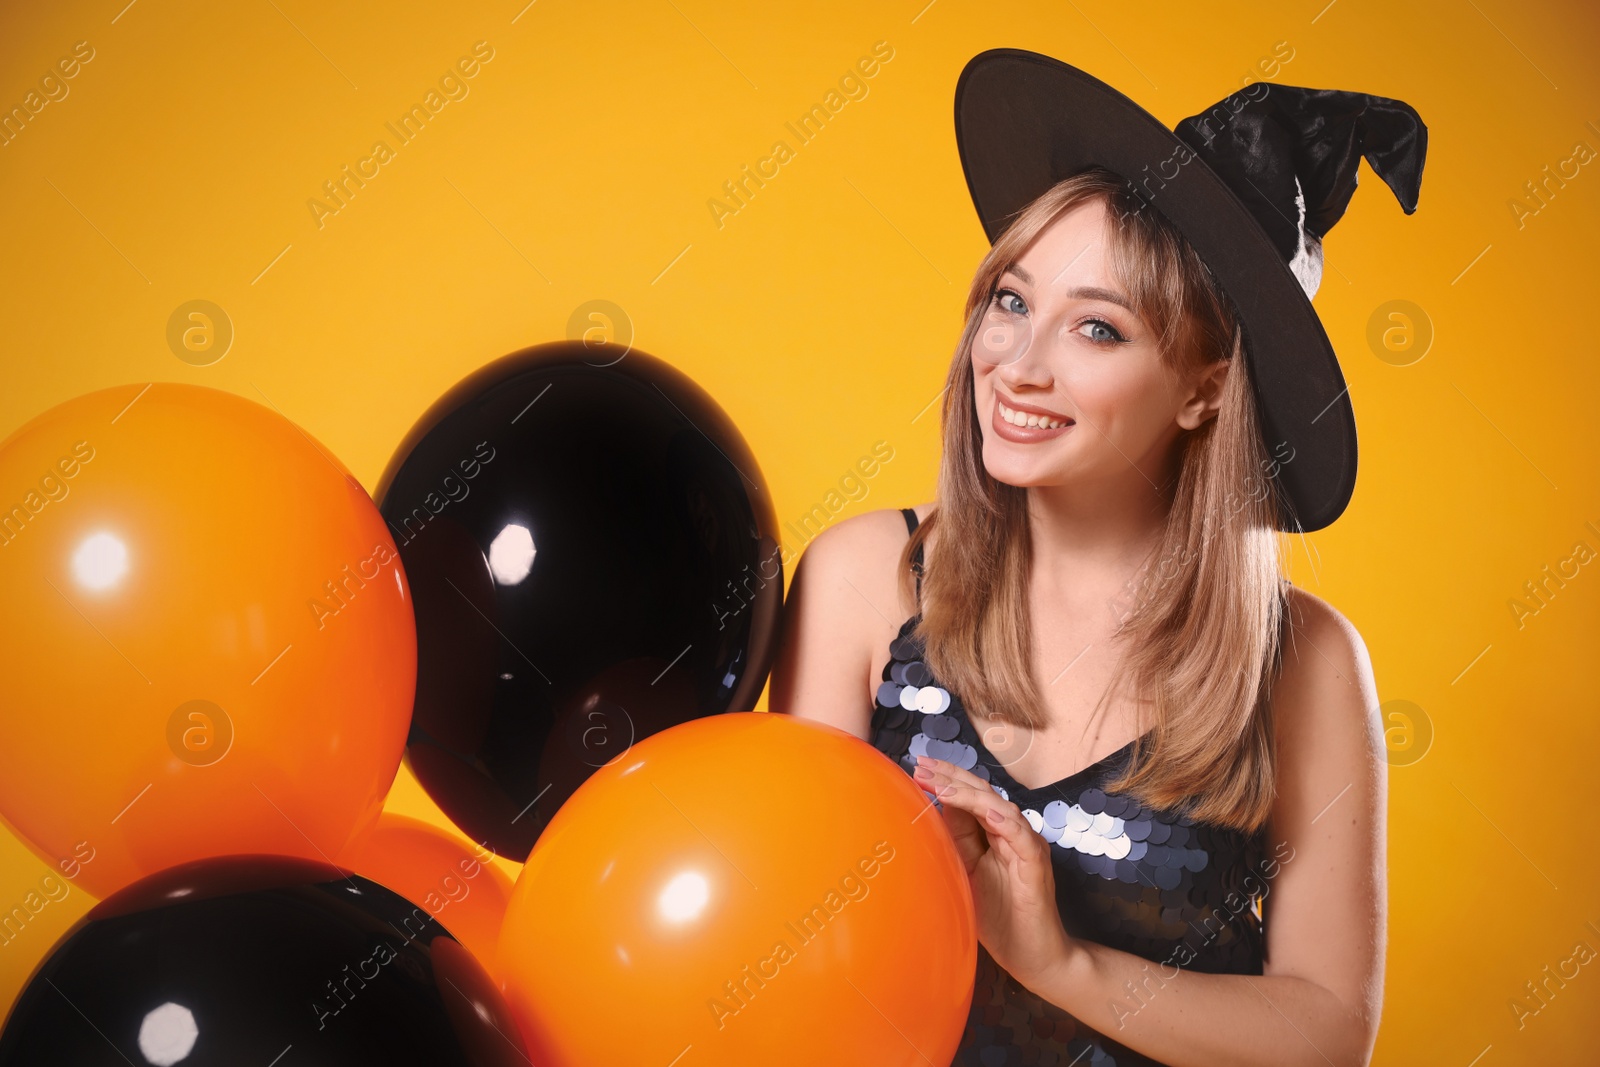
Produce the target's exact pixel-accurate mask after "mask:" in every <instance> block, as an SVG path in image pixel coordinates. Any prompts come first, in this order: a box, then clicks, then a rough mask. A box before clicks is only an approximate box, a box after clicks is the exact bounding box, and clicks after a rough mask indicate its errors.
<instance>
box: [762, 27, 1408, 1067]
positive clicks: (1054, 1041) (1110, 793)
mask: <svg viewBox="0 0 1600 1067" xmlns="http://www.w3.org/2000/svg"><path fill="white" fill-rule="evenodd" d="M956 110H957V127H958V128H957V134H958V141H959V142H960V143H961V147H962V158H963V165H964V167H965V169H966V172H967V179H968V183H969V187H970V188H971V190H972V192H973V197H974V200H975V202H976V204H977V207H978V209H979V214H980V217H981V218H982V219H983V221H984V224H985V227H986V229H987V230H988V233H989V236H990V239H991V241H993V242H994V243H993V247H992V248H991V250H990V251H989V253H988V255H987V256H986V257H985V258H984V260H983V262H982V263H981V264H980V265H979V267H978V270H977V273H976V275H975V277H974V279H973V283H972V286H971V289H970V291H969V294H968V298H967V302H966V328H965V330H964V331H963V333H962V336H961V340H960V342H959V344H958V345H957V348H956V353H955V357H954V359H953V360H952V362H951V365H950V371H949V376H948V380H947V384H946V390H945V392H944V401H943V411H942V415H943V442H944V454H943V457H942V460H941V466H940V474H939V487H938V501H937V503H936V504H923V505H921V506H918V507H916V508H915V509H909V508H908V509H904V510H903V511H896V510H893V509H887V510H882V511H873V512H869V513H866V514H863V515H860V516H857V517H854V518H851V519H849V520H846V521H844V522H841V523H839V524H838V525H836V526H834V527H832V528H830V529H828V530H826V531H825V532H823V533H822V534H821V535H820V536H818V537H817V538H816V539H815V540H814V541H813V542H812V544H811V545H810V546H809V548H808V549H807V551H806V553H805V555H804V557H803V558H802V560H801V562H800V565H799V567H798V570H797V572H796V574H795V577H794V580H793V583H792V585H791V589H790V593H789V599H788V603H787V608H786V623H785V626H786V629H785V639H784V645H783V648H782V650H781V652H780V655H779V660H778V664H777V666H776V668H775V670H774V672H773V677H772V688H771V694H770V701H771V708H772V710H774V711H776V712H781V713H789V714H795V715H803V716H807V717H811V718H815V719H818V720H820V721H823V722H827V723H830V724H832V725H835V726H838V727H840V728H842V729H844V730H847V731H849V732H851V733H854V734H856V735H857V736H860V737H862V738H867V739H870V740H871V741H872V743H873V744H874V745H876V746H877V747H878V748H879V749H881V750H882V751H883V752H885V754H886V755H888V756H890V757H891V758H894V759H896V760H897V761H898V762H899V763H900V764H901V765H902V766H903V767H905V768H906V770H907V771H908V772H910V773H912V774H913V775H914V778H915V780H916V781H917V783H918V784H919V785H921V786H922V788H923V789H924V790H925V791H926V792H927V793H928V794H929V795H930V796H931V797H933V798H935V803H936V805H937V806H938V808H939V810H940V812H941V814H942V817H943V819H944V820H945V822H946V824H947V826H948V828H949V830H950V832H951V834H952V835H953V838H954V840H955V842H956V846H957V848H958V851H959V852H960V854H961V856H962V858H963V860H964V862H965V864H966V866H967V869H968V873H969V877H970V881H971V886H972V892H973V898H974V902H975V904H976V907H977V915H978V931H979V940H980V942H981V946H982V951H980V953H979V968H978V975H977V982H976V987H975V991H974V995H973V1001H972V1010H971V1015H970V1017H969V1020H968V1023H967V1026H966V1030H965V1034H964V1037H963V1040H962V1044H961V1051H960V1053H959V1054H958V1056H957V1058H956V1062H957V1063H971V1064H1001V1063H1004V1064H1013V1063H1027V1064H1041V1065H1048V1064H1063V1065H1065V1064H1069V1063H1070V1064H1095V1065H1111V1064H1117V1065H1126V1064H1148V1063H1161V1064H1170V1065H1174V1067H1183V1065H1200V1064H1229V1065H1244V1064H1272V1065H1284V1064H1302V1063H1303V1064H1317V1065H1323V1064H1330V1063H1331V1064H1335V1065H1340V1067H1342V1065H1345V1064H1364V1063H1366V1062H1368V1059H1369V1057H1370V1055H1371V1051H1372V1047H1373V1043H1374V1040H1375V1038H1376V1034H1377V1027H1378V1018H1379V1012H1380V1008H1381V1004H1382V978H1383V953H1384V939H1385V920H1386V904H1385V885H1384V866H1385V858H1384V850H1385V843H1384V842H1385V833H1384V823H1385V789H1386V775H1385V762H1384V759H1383V754H1384V748H1383V739H1382V731H1381V728H1380V727H1379V725H1378V717H1377V703H1378V702H1377V697H1376V692H1375V687H1374V683H1373V677H1372V668H1371V664H1370V662H1369V660H1368V656H1367V652H1366V649H1365V647H1364V645H1363V643H1362V640H1361V637H1360V635H1359V634H1358V633H1357V632H1356V631H1355V629H1354V628H1353V627H1352V626H1351V625H1350V623H1349V622H1348V621H1347V620H1346V619H1345V618H1344V617H1343V616H1341V615H1340V614H1339V612H1338V611H1336V610H1335V609H1334V608H1333V607H1331V606H1329V605H1328V604H1327V603H1325V602H1324V601H1322V600H1321V599H1319V598H1318V597H1316V596H1314V595H1312V594H1310V593H1307V592H1305V591H1303V590H1300V589H1297V588H1295V587H1294V586H1292V585H1290V584H1289V583H1288V581H1287V580H1286V579H1284V578H1282V577H1281V576H1280V545H1279V540H1278V533H1279V532H1280V531H1296V530H1301V531H1303V530H1313V529H1318V528H1321V527H1322V526H1325V525H1327V524H1328V523H1329V522H1332V521H1333V519H1334V518H1336V517H1337V516H1338V514H1339V513H1340V511H1342V510H1343V508H1344V506H1345V504H1346V502H1347V501H1348V499H1349V497H1350V494H1351V490H1352V489H1353V484H1354V473H1355V462H1354V461H1355V438H1354V421H1353V417H1352V416H1351V414H1350V408H1349V401H1348V394H1347V391H1346V390H1345V389H1344V388H1343V381H1342V375H1341V374H1340V373H1339V370H1338V364H1337V361H1336V359H1335V358H1334V356H1333V353H1332V349H1331V346H1329V344H1328V341H1327V338H1326V334H1325V333H1324V332H1323V331H1322V329H1321V326H1320V324H1319V323H1318V322H1317V320H1316V316H1315V313H1314V312H1312V311H1311V310H1310V308H1311V305H1310V301H1309V298H1310V294H1311V293H1312V292H1313V291H1314V290H1315V287H1316V283H1317V279H1318V277H1319V276H1320V266H1321V256H1320V253H1321V240H1320V239H1321V236H1322V235H1323V234H1324V233H1326V231H1327V228H1328V227H1329V226H1331V225H1332V223H1333V222H1334V221H1337V219H1338V218H1339V216H1340V215H1341V214H1342V213H1343V211H1344V207H1345V204H1346V203H1347V202H1348V200H1349V197H1350V193H1351V192H1352V191H1353V189H1354V185H1355V171H1356V164H1357V162H1358V161H1359V159H1360V158H1362V156H1363V155H1364V156H1365V158H1367V159H1368V161H1369V163H1370V164H1372V165H1373V167H1374V169H1375V170H1377V171H1378V173H1379V174H1380V175H1381V176H1382V177H1384V178H1385V180H1386V181H1387V182H1388V183H1389V184H1390V186H1391V187H1392V188H1393V189H1394V191H1395V192H1396V194H1397V196H1398V197H1399V198H1400V200H1401V203H1402V205H1403V206H1404V207H1405V209H1406V210H1407V212H1408V213H1409V212H1410V211H1411V210H1414V209H1415V204H1416V192H1417V186H1418V184H1419V183H1420V178H1421V166H1422V158H1423V154H1424V152H1425V146H1426V137H1425V132H1426V131H1425V128H1424V127H1423V126H1422V124H1421V121H1420V119H1417V118H1416V113H1415V112H1414V111H1412V110H1411V109H1410V108H1409V107H1407V106H1406V105H1404V104H1401V103H1399V102H1398V101H1390V100H1385V99H1383V98H1380V97H1370V96H1361V95H1359V94H1353V93H1339V92H1334V91H1323V90H1303V89H1296V88H1293V87H1288V86H1276V85H1274V86H1260V85H1258V86H1253V87H1250V88H1247V89H1246V90H1242V91H1241V92H1239V93H1235V94H1233V96H1231V97H1229V98H1228V99H1226V100H1224V101H1222V102H1221V103H1219V104H1218V105H1217V106H1216V107H1214V108H1212V109H1210V110H1209V111H1208V112H1205V113H1202V114H1201V115H1200V116H1196V117H1195V118H1193V119H1189V120H1185V123H1180V125H1179V127H1178V130H1177V133H1176V134H1174V133H1173V132H1172V131H1168V130H1166V129H1165V128H1164V127H1162V126H1161V125H1160V124H1159V123H1158V122H1156V121H1155V120H1154V119H1152V118H1150V117H1149V116H1148V115H1146V114H1145V113H1144V112H1143V111H1142V110H1140V109H1138V107H1137V105H1134V104H1133V103H1132V102H1131V101H1128V100H1127V99H1126V98H1124V97H1122V96H1120V94H1117V93H1115V91H1114V90H1111V89H1109V88H1108V87H1106V86H1104V85H1103V84H1101V83H1099V82H1097V81H1095V80H1094V79H1092V78H1090V77H1089V76H1088V75H1085V74H1083V73H1082V72H1081V71H1078V70H1075V69H1074V68H1071V67H1069V66H1067V65H1065V64H1062V63H1059V62H1057V61H1055V60H1051V59H1049V58H1048V57H1043V56H1038V55H1035V54H1033V53H1028V52H1019V51H1016V50H1011V49H1004V50H996V51H993V52H988V53H984V54H983V55H981V56H979V57H977V58H976V59H974V60H973V61H972V62H971V63H969V64H968V67H967V69H966V71H964V72H963V74H962V78H961V81H960V83H959V84H958V88H957V109H956ZM1157 131H1159V133H1158V132H1157ZM1152 160H1153V161H1155V163H1156V166H1155V167H1154V168H1152V167H1151V166H1150V163H1149V161H1152ZM1163 161H1165V163H1166V166H1164V167H1163V166H1162V165H1161V164H1162V162H1163ZM1141 176H1143V179H1142V180H1141ZM1152 177H1154V179H1155V181H1151V180H1150V179H1151V178H1152ZM1285 177H1287V179H1288V180H1287V182H1286V181H1285V180H1284V179H1285ZM1286 223H1287V224H1288V225H1286ZM1330 397H1331V399H1330ZM1319 409H1320V410H1319ZM1324 420H1325V421H1324ZM908 531H909V537H908V535H907V534H908ZM900 620H904V622H903V623H902V622H901V621H900ZM930 936H936V935H930ZM1019 1050H1020V1054H1019Z"/></svg>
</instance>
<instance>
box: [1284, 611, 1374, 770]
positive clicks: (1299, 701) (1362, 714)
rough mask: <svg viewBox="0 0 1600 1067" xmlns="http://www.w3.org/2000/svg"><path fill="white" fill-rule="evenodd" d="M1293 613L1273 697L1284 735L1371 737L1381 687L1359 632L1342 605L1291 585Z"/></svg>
mask: <svg viewBox="0 0 1600 1067" xmlns="http://www.w3.org/2000/svg"><path fill="white" fill-rule="evenodd" d="M1288 613H1289V625H1288V627H1287V630H1286V633H1285V641H1284V649H1283V669H1282V673H1281V674H1280V675H1279V677H1278V681H1277V685H1276V686H1275V693H1274V697H1273V708H1274V711H1275V713H1276V719H1277V721H1278V724H1279V726H1280V729H1281V731H1282V733H1281V735H1280V736H1285V737H1288V738H1294V737H1300V738H1305V739H1307V740H1309V739H1311V738H1325V737H1327V736H1328V733H1329V732H1330V731H1331V732H1333V733H1345V732H1347V731H1353V732H1354V733H1355V734H1358V735H1365V736H1368V737H1371V736H1372V734H1373V731H1374V728H1375V725H1376V722H1377V703H1378V700H1377V687H1376V682H1375V680H1374V678H1373V671H1372V659H1371V656H1370V655H1369V654H1368V652H1367V645H1366V642H1365V641H1364V640H1362V637H1361V634H1360V632H1359V631H1358V630H1357V629H1356V628H1355V625H1354V624H1353V623H1351V621H1350V620H1349V619H1347V618H1345V616H1344V614H1343V613H1342V612H1340V611H1339V609H1337V608H1335V607H1334V606H1333V605H1332V604H1329V603H1328V602H1327V601H1326V600H1323V599H1322V598H1321V597H1319V596H1316V595H1315V594H1313V593H1309V592H1307V591H1305V590H1304V589H1300V588H1298V587H1296V586H1290V587H1289V595H1288ZM1380 736H1381V735H1380Z"/></svg>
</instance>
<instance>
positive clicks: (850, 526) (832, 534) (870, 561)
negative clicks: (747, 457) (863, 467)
mask: <svg viewBox="0 0 1600 1067" xmlns="http://www.w3.org/2000/svg"><path fill="white" fill-rule="evenodd" d="M931 508H932V505H931V504H924V505H922V506H920V507H918V508H917V509H916V511H917V518H918V520H919V521H920V520H921V519H923V518H924V517H925V516H926V514H927V510H928V509H931ZM906 538H907V533H906V520H905V516H904V515H902V514H901V513H900V509H898V508H878V509H876V510H873V511H864V512H862V513H861V514H859V515H852V516H851V517H850V518H848V519H844V520H842V521H840V522H837V523H834V524H833V525H832V526H829V527H828V528H827V529H825V530H823V531H822V532H821V533H820V534H818V535H817V536H816V537H815V538H813V539H812V540H811V543H810V544H808V545H807V546H806V549H805V551H804V553H802V555H801V557H800V567H801V568H804V570H805V571H806V575H807V584H808V585H810V586H811V587H812V588H816V587H818V586H825V587H831V588H835V589H837V588H839V587H840V585H841V584H843V585H844V589H845V590H846V591H848V590H849V589H850V587H854V590H855V594H857V595H856V607H857V608H859V609H863V610H864V609H865V608H866V607H867V606H868V605H869V604H870V605H871V607H872V608H874V609H875V610H876V611H877V612H878V613H879V614H881V615H882V616H884V619H885V621H892V622H893V623H894V624H895V625H896V626H898V625H899V623H900V621H901V619H903V618H904V617H905V615H907V614H909V612H910V611H911V610H915V608H914V605H907V604H904V603H902V602H901V598H900V596H899V593H898V584H899V583H898V572H897V569H896V564H897V563H898V561H899V559H900V551H901V550H902V549H903V548H904V547H905V544H906ZM798 573H799V572H798V571H797V572H796V576H797V577H798ZM844 583H847V584H844ZM862 599H865V600H866V602H867V603H866V604H863V603H861V600H862ZM875 621H876V620H875Z"/></svg>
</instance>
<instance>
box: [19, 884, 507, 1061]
mask: <svg viewBox="0 0 1600 1067" xmlns="http://www.w3.org/2000/svg"><path fill="white" fill-rule="evenodd" d="M44 1063H62V1064H66V1063H70V1064H74V1065H77V1067H101V1065H104V1067H127V1065H128V1064H137V1065H139V1067H147V1065H151V1064H153V1065H155V1067H170V1065H177V1067H213V1065H215V1067H224V1065H225V1067H237V1065H239V1064H254V1065H257V1067H271V1065H273V1064H276V1065H278V1067H296V1065H303V1064H317V1065H319V1067H338V1065H344V1064H376V1063H381V1064H385V1065H391V1067H392V1065H398V1064H418V1065H422V1064H428V1065H435V1064H452V1065H472V1067H512V1065H517V1067H527V1065H528V1063H529V1060H528V1058H527V1055H526V1050H525V1046H524V1044H523V1043H522V1039H521V1037H520V1035H519V1034H518V1031H517V1029H516V1024H515V1022H514V1021H513V1019H512V1016H511V1013H510V1011H509V1009H508V1008H507V1007H506V1004H505V1002H504V1000H503V999H502V998H501V996H500V992H499V990H498V989H497V988H496V986H495V984H494V981H493V979H491V978H490V977H489V975H488V973H487V972H486V971H485V970H484V969H483V967H482V965H481V964H479V963H478V961H477V960H476V959H474V958H473V956H472V954H471V953H470V952H468V951H467V950H466V949H465V948H462V947H461V945H460V944H458V943H457V942H456V941H455V940H454V939H453V938H452V937H451V936H450V935H449V933H448V932H446V931H445V929H444V928H443V927H442V926H440V925H439V923H438V922H437V921H436V920H434V919H433V918H432V917H431V916H429V915H428V914H427V912H425V911H423V910H422V909H421V908H419V907H417V906H415V905H413V904H412V903H411V902H409V901H407V900H406V899H404V898H403V897H400V896H398V895H396V894H394V893H392V892H390V891H389V890H387V889H385V888H384V887H383V886H381V885H378V884H377V883H376V882H372V881H369V880H367V879H365V878H362V877H360V876H358V875H354V874H347V873H346V872H344V871H343V870H340V869H336V868H331V867H330V866H328V865H326V864H316V863H311V862H308V861H305V860H299V859H288V858H282V857H276V856H223V857H218V858H214V859H206V860H199V861H196V862H194V863H187V864H183V865H181V866H178V867H172V868H169V869H168V870H165V871H162V872H160V873H157V874H153V875H150V876H149V877H147V878H144V879H142V880H141V881H138V882H135V883H134V884H132V885H130V886H128V887H127V888H125V889H123V890H121V891H120V892H118V893H116V894H114V895H112V896H110V897H108V898H106V899H105V900H104V901H101V902H100V903H99V904H98V905H96V906H95V907H94V908H93V909H92V910H90V911H89V913H88V914H87V915H85V916H84V917H83V918H82V919H80V920H79V922H78V924H77V925H76V926H74V927H73V929H72V930H70V931H68V933H67V934H66V935H65V936H64V937H63V938H62V939H61V941H60V942H59V943H58V944H57V945H56V947H55V948H54V950H53V951H52V952H51V954H50V956H49V957H48V958H47V959H46V960H45V962H44V963H43V965H41V967H40V968H39V970H38V971H37V972H36V973H35V974H34V976H33V978H32V979H31V980H30V982H29V984H28V987H27V988H26V989H25V990H23V993H22V996H21V998H19V999H18V1001H17V1003H16V1005H15V1006H14V1008H13V1009H12V1012H11V1015H10V1017H9V1018H8V1019H7V1020H6V1024H5V1029H4V1031H3V1032H0V1065H3V1067H24V1065H26V1067H33V1065H35V1064H44Z"/></svg>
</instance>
